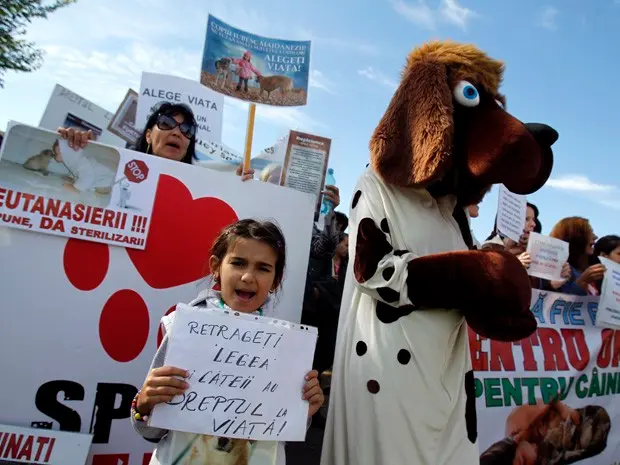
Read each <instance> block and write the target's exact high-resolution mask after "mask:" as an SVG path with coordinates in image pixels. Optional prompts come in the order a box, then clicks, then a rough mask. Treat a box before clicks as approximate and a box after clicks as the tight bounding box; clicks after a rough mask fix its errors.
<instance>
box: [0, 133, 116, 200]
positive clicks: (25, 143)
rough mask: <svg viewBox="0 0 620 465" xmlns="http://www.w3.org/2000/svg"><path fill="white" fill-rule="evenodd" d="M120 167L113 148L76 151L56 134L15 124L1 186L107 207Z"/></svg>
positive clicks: (0, 169)
mask: <svg viewBox="0 0 620 465" xmlns="http://www.w3.org/2000/svg"><path fill="white" fill-rule="evenodd" d="M33 154H35V155H33ZM119 163H120V153H119V152H118V151H117V150H115V149H114V148H112V147H106V146H102V145H96V144H90V145H88V147H87V148H85V149H82V150H78V151H76V150H73V149H71V148H69V147H68V145H67V143H66V141H64V140H62V139H60V138H59V137H58V135H57V134H55V133H54V132H51V131H46V130H42V129H39V128H33V127H29V126H25V125H21V124H16V125H14V126H12V127H11V129H10V130H9V132H8V134H7V136H6V138H5V140H4V145H3V147H2V154H0V184H2V186H3V187H4V186H6V187H9V188H11V189H15V190H17V191H21V192H28V193H32V194H34V195H41V196H43V197H49V198H53V199H57V200H64V201H68V202H75V203H81V204H84V205H90V206H93V207H106V206H108V205H109V203H110V201H111V193H112V186H113V184H114V181H115V177H116V172H117V170H118V165H119Z"/></svg>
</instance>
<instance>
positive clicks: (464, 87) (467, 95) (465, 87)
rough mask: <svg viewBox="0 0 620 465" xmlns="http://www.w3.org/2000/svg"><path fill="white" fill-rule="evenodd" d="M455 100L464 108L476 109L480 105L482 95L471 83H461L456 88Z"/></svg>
mask: <svg viewBox="0 0 620 465" xmlns="http://www.w3.org/2000/svg"><path fill="white" fill-rule="evenodd" d="M454 98H455V100H456V101H457V102H458V103H460V104H461V105H463V106H464V107H475V106H477V105H478V104H479V103H480V93H479V92H478V89H476V88H475V87H474V85H473V84H472V83H471V82H467V81H461V82H459V83H458V84H457V85H456V87H455V88H454Z"/></svg>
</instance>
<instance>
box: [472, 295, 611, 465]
mask: <svg viewBox="0 0 620 465" xmlns="http://www.w3.org/2000/svg"><path fill="white" fill-rule="evenodd" d="M597 307H598V298H597V297H578V296H569V295H564V294H556V293H552V292H542V291H536V290H535V291H533V295H532V312H533V313H534V316H535V317H536V319H537V321H538V330H537V331H536V333H535V334H533V335H532V336H531V337H529V338H527V339H523V340H521V341H519V342H515V343H504V342H498V341H491V340H488V339H486V338H484V337H481V336H479V335H477V334H475V333H474V332H473V331H471V330H470V333H469V338H470V350H471V357H472V364H473V369H474V371H475V379H474V385H475V395H476V405H477V412H478V419H477V423H478V443H479V447H480V454H481V461H480V462H481V464H485V465H494V464H503V463H523V464H532V465H533V464H534V463H536V464H544V465H567V464H570V463H574V462H580V463H583V464H584V465H586V464H589V465H612V464H614V463H617V462H618V460H619V459H620V331H613V330H610V329H601V328H597V327H595V326H594V323H595V321H596V312H597ZM556 398H557V399H558V402H557V403H555V402H552V401H553V400H554V399H556ZM550 404H553V406H551V405H550Z"/></svg>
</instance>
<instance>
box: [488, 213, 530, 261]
mask: <svg viewBox="0 0 620 465" xmlns="http://www.w3.org/2000/svg"><path fill="white" fill-rule="evenodd" d="M538 214H539V211H538V207H536V205H534V204H533V203H529V202H528V203H527V206H526V208H525V225H524V226H523V233H522V234H521V237H520V238H519V242H515V241H513V240H512V239H510V238H508V237H504V236H503V235H502V234H501V233H500V232H499V230H498V229H497V217H496V218H495V227H494V228H493V231H492V232H491V234H490V235H489V237H487V239H486V241H485V242H484V243H483V244H482V248H493V249H501V250H506V251H508V252H510V253H512V254H514V255H516V256H517V258H518V259H519V261H520V262H521V263H522V264H523V266H524V267H525V268H528V267H529V266H530V264H531V262H532V260H531V257H530V255H529V254H528V253H527V252H526V250H527V243H528V241H529V239H530V234H531V233H532V232H539V231H542V226H541V224H540V222H539V221H538ZM537 229H538V231H537Z"/></svg>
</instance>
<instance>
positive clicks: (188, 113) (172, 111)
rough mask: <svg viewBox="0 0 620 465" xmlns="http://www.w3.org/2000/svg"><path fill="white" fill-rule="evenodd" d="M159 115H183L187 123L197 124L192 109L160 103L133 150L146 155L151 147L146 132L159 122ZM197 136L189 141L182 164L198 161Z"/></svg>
mask: <svg viewBox="0 0 620 465" xmlns="http://www.w3.org/2000/svg"><path fill="white" fill-rule="evenodd" d="M159 115H170V116H172V117H174V116H176V115H182V116H183V118H184V119H185V121H187V120H189V121H191V122H192V123H194V124H196V118H195V117H194V112H193V111H192V109H191V108H190V107H188V106H187V105H183V104H174V103H170V102H160V103H158V104H157V105H156V108H155V110H154V111H153V112H152V113H151V115H150V116H149V119H148V120H147V122H146V126H144V129H143V130H142V133H141V134H140V137H139V138H138V141H137V142H136V145H135V146H134V147H133V148H132V150H135V151H136V152H142V153H146V151H147V150H148V147H149V143H148V142H147V141H146V132H147V131H148V130H149V129H153V126H155V123H156V122H157V118H158V117H159ZM196 158H198V157H196V135H194V136H193V137H192V138H191V139H190V140H189V145H188V146H187V152H185V156H184V157H183V158H181V160H180V161H181V162H182V163H188V164H191V163H192V160H194V159H196Z"/></svg>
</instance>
